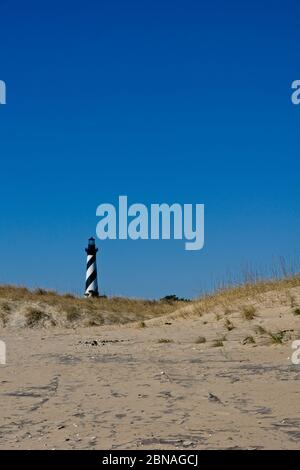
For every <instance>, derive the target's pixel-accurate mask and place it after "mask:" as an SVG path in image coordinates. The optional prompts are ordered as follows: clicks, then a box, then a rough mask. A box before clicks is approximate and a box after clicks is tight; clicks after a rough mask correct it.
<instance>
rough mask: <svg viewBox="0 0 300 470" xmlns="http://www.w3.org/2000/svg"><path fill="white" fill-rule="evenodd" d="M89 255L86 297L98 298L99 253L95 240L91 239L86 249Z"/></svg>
mask: <svg viewBox="0 0 300 470" xmlns="http://www.w3.org/2000/svg"><path fill="white" fill-rule="evenodd" d="M85 251H86V253H87V262H86V278H85V279H86V280H85V294H84V295H85V297H98V296H99V291H98V279H97V259H96V256H97V251H98V248H96V243H95V238H93V237H92V238H90V239H89V243H88V247H87V248H86V249H85Z"/></svg>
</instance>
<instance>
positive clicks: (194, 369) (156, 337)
mask: <svg viewBox="0 0 300 470" xmlns="http://www.w3.org/2000/svg"><path fill="white" fill-rule="evenodd" d="M294 290H295V291H296V294H299V288H297V289H294ZM258 307H260V308H258V311H259V313H258V314H257V316H256V318H254V319H252V320H251V321H249V320H244V319H242V318H241V315H240V313H239V312H238V311H236V312H235V313H234V312H233V313H232V314H229V317H230V321H231V322H232V323H234V324H235V328H234V329H232V330H231V331H228V330H226V329H224V317H223V318H220V317H219V316H217V317H216V314H215V313H210V314H207V315H204V316H201V317H191V318H178V319H176V320H172V321H170V320H168V321H164V320H163V319H160V320H158V319H156V320H154V321H151V320H150V321H149V322H148V323H146V325H147V326H146V327H144V328H141V327H140V326H139V325H138V324H135V325H132V324H130V325H125V326H103V327H92V328H79V329H70V328H69V329H64V330H63V329H58V328H52V329H21V330H7V329H2V330H0V338H1V339H2V340H5V342H6V346H7V364H6V365H5V366H0V387H1V388H0V393H1V405H2V406H1V409H0V448H1V449H240V448H241V449H273V448H279V449H297V448H299V441H300V390H299V384H300V365H298V366H297V365H293V364H292V363H291V359H290V358H291V354H292V349H291V340H286V341H285V342H283V344H272V342H270V338H268V335H264V334H260V335H259V334H256V333H253V331H254V330H255V327H256V326H257V325H258V324H262V323H263V324H264V325H268V328H269V329H270V330H271V329H273V330H274V331H275V329H276V331H277V330H278V329H279V328H280V329H281V330H283V329H284V330H290V331H292V332H294V333H295V332H296V333H295V334H294V336H293V337H297V335H298V331H299V330H300V318H299V317H298V318H297V317H296V316H295V315H292V313H291V312H290V310H291V309H290V307H289V306H288V305H282V306H281V304H278V305H277V306H275V307H274V305H269V306H268V303H266V302H265V303H264V304H261V305H259V306H258ZM230 315H231V316H230ZM224 331H226V339H225V338H223V340H224V341H223V346H219V347H216V346H215V339H216V338H219V339H220V335H222V334H223V335H224ZM250 334H252V335H254V336H253V337H254V338H255V343H249V344H247V343H248V341H245V338H247V335H250ZM285 334H287V333H285ZM200 335H203V336H204V337H205V338H206V342H205V343H203V344H202V343H198V342H197V341H198V340H197V338H198V337H199V336H200ZM243 343H246V344H243Z"/></svg>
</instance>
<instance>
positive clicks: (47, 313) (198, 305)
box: [0, 276, 300, 331]
mask: <svg viewBox="0 0 300 470" xmlns="http://www.w3.org/2000/svg"><path fill="white" fill-rule="evenodd" d="M297 286H300V276H292V277H287V278H284V279H281V280H277V279H276V280H268V281H259V282H255V283H246V284H244V285H239V286H235V287H228V288H224V289H217V290H216V291H215V292H214V293H211V294H207V295H204V296H202V297H200V298H197V299H194V300H193V301H191V302H188V303H187V302H185V301H184V300H178V301H173V302H169V301H166V300H164V299H162V300H139V299H130V298H124V297H99V298H84V297H76V296H74V295H73V294H65V295H60V294H58V293H56V292H54V291H47V290H45V289H41V288H39V289H36V290H34V291H32V290H29V289H27V288H26V287H15V286H0V326H2V327H5V326H9V325H10V324H12V323H13V321H12V320H13V318H14V317H15V316H16V315H18V319H19V320H20V318H23V319H24V325H23V326H29V327H38V326H44V325H47V326H51V325H53V326H55V325H56V326H65V327H75V326H77V325H80V326H98V325H104V324H125V323H130V322H135V323H137V326H138V327H139V328H144V327H145V326H147V325H146V323H145V321H147V320H149V319H155V318H160V317H162V318H164V316H165V315H167V316H168V318H188V317H194V316H196V317H201V316H203V315H204V314H206V313H208V312H212V311H214V309H217V311H215V312H214V314H215V321H216V322H218V321H219V320H220V319H221V318H223V319H224V326H225V328H226V330H227V331H231V330H232V329H233V328H234V324H233V323H232V321H231V319H230V316H231V315H232V312H234V311H239V312H241V315H242V317H243V318H244V319H245V320H252V319H254V318H255V317H256V309H255V307H253V306H252V303H253V302H254V301H255V299H257V298H259V296H261V295H262V294H265V293H267V292H272V291H274V296H275V294H276V296H277V295H279V294H280V292H283V291H284V290H287V291H288V289H290V288H293V287H297ZM287 301H288V302H289V304H291V300H290V299H289V300H287ZM293 304H294V305H295V302H294V300H293ZM220 312H223V313H222V314H221V313H220ZM293 313H294V315H298V309H296V308H295V310H294V312H293ZM225 315H226V318H225Z"/></svg>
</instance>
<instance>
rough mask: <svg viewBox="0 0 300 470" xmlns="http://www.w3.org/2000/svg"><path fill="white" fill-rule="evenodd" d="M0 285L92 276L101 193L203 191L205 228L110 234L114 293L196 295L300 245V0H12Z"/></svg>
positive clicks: (4, 15)
mask: <svg viewBox="0 0 300 470" xmlns="http://www.w3.org/2000/svg"><path fill="white" fill-rule="evenodd" d="M0 15H1V28H0V50H1V55H0V79H2V80H5V81H6V83H7V93H8V94H7V105H6V106H1V107H0V157H1V173H0V177H1V184H0V195H1V198H0V209H1V229H0V260H1V261H0V283H13V284H25V285H28V286H30V287H35V286H38V285H39V286H43V287H46V288H54V289H57V290H59V291H72V292H76V293H82V292H83V290H84V274H85V252H84V248H85V246H86V241H87V238H88V237H89V236H91V235H93V234H94V233H95V228H96V223H97V219H96V216H95V211H96V207H97V205H98V204H100V203H102V202H116V201H117V197H118V195H120V194H127V195H128V197H129V202H132V203H133V202H142V203H145V204H150V203H154V202H166V203H169V204H171V203H173V202H179V203H197V202H198V203H204V204H205V205H206V233H205V235H206V237H205V238H206V241H205V248H204V249H203V250H202V251H198V252H192V251H190V252H189V251H185V250H184V244H183V242H181V241H138V242H137V241H135V242H133V241H106V242H102V243H99V242H98V246H99V248H100V256H99V274H100V279H99V281H100V288H101V290H102V292H103V291H104V292H106V293H108V294H116V295H129V296H137V297H142V296H146V297H160V296H162V295H165V294H170V293H176V294H178V295H180V296H195V295H197V294H199V293H200V292H201V291H202V290H203V289H209V288H211V287H212V285H213V282H214V281H215V280H218V279H224V280H226V277H227V273H228V271H231V272H234V273H237V272H239V271H240V270H241V267H242V266H243V265H244V264H245V263H248V262H249V263H251V264H252V265H254V266H257V267H261V266H265V265H268V264H270V263H272V260H273V258H274V257H277V256H280V255H283V256H287V257H294V256H295V257H297V256H298V253H299V247H300V230H299V229H300V218H299V205H300V196H299V194H300V189H299V188H300V184H299V179H300V174H299V173H300V172H299V170H300V139H299V130H300V106H298V107H297V106H293V105H292V104H291V101H290V94H291V92H290V86H291V82H292V81H293V80H296V79H300V4H299V1H288V0H287V1H285V2H283V1H276V0H275V1H274V0H273V1H264V0H260V1H258V0H251V1H250V0H247V1H243V2H241V1H237V0H235V1H230V0H229V1H226V2H225V1H224V0H222V1H221V0H217V1H208V0H206V1H200V0H199V1H196V0H194V1H191V0H185V1H177V0H172V1H171V0H170V1H165V0H151V1H143V0H135V1H124V0H123V1H121V0H119V1H116V0H109V1H108V0H107V1H96V0H91V1H89V2H82V1H80V2H79V1H77V0H72V1H66V0H60V1H56V0H51V1H48V0H45V1H43V2H41V1H33V0H27V1H26V2H23V1H18V2H16V1H14V0H4V1H0Z"/></svg>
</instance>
